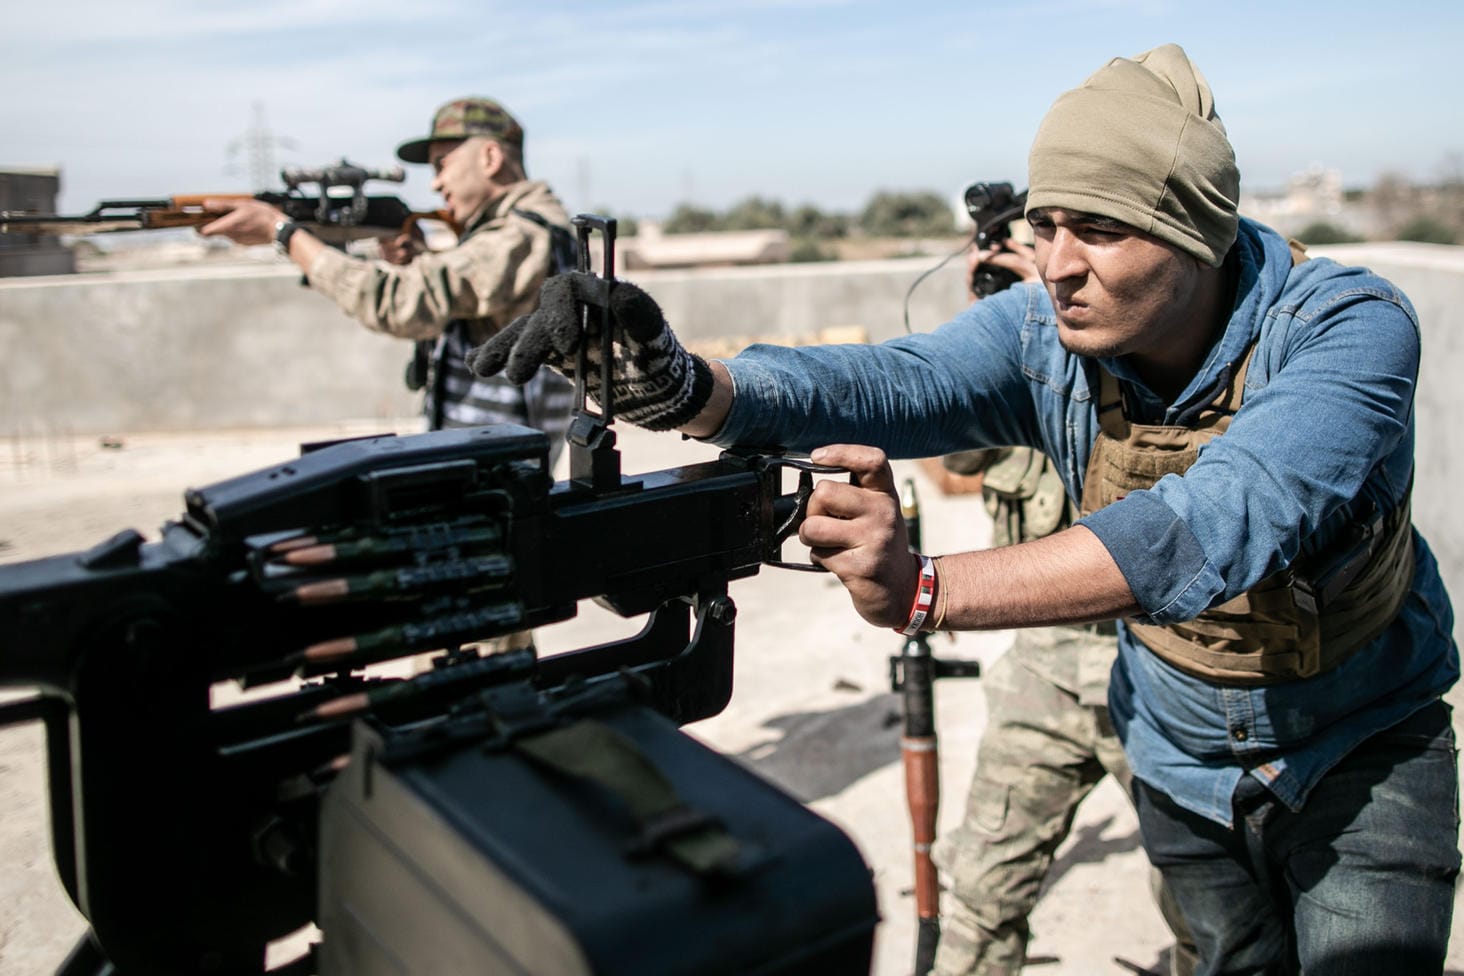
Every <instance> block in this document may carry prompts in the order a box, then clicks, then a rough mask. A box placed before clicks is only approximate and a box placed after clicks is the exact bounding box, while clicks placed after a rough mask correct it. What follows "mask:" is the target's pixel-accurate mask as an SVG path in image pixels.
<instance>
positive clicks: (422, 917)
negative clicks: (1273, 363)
mask: <svg viewBox="0 0 1464 976" xmlns="http://www.w3.org/2000/svg"><path fill="white" fill-rule="evenodd" d="M575 221H576V223H577V224H578V225H579V227H580V236H579V244H580V251H581V254H580V260H581V265H582V267H587V266H588V259H587V252H588V243H587V242H588V234H589V232H590V230H592V229H599V230H601V231H602V232H603V233H604V235H605V241H606V245H605V247H606V258H605V263H604V267H605V269H606V278H607V281H606V282H605V287H604V289H603V293H602V294H601V295H600V296H599V298H598V299H595V298H592V299H590V300H589V301H590V302H591V303H592V304H594V305H596V306H598V307H599V311H600V314H601V315H603V316H606V317H608V315H609V305H608V297H609V294H610V289H611V288H612V287H613V267H614V266H613V250H612V246H613V245H612V242H613V236H614V222H613V221H607V220H604V219H602V218H588V217H577V218H575ZM591 311H592V310H591V309H590V308H586V311H585V316H586V321H588V317H589V315H590V314H591ZM581 375H583V374H581ZM607 388H608V387H607ZM612 419H613V415H612V414H611V408H610V407H609V405H606V407H605V408H604V411H603V413H602V414H600V415H598V416H596V415H593V414H589V413H587V412H586V411H585V410H584V400H583V386H581V412H580V416H579V417H578V418H577V419H576V423H575V425H574V426H573V427H572V430H571V435H570V436H571V444H570V450H571V457H572V461H573V463H572V465H571V469H572V477H571V479H570V480H568V481H565V482H561V483H558V484H553V483H552V482H551V477H550V473H549V471H548V466H547V450H548V445H547V439H546V438H545V436H544V435H543V434H542V433H540V432H538V431H533V430H530V429H528V428H522V427H516V426H512V425H503V426H492V427H483V428H470V429H454V430H443V431H437V432H433V433H428V434H421V435H415V436H406V437H394V436H383V437H370V438H364V439H354V440H347V441H342V442H336V443H331V444H327V445H319V446H310V447H307V449H305V450H304V451H303V453H302V454H301V456H300V457H299V458H297V459H295V460H291V461H289V462H287V463H283V464H278V465H275V466H272V467H269V468H266V469H263V470H260V471H256V472H254V473H252V474H247V475H244V476H241V477H237V478H233V479H230V480H227V481H223V482H219V483H217V484H214V485H211V486H208V487H205V488H200V489H193V490H189V491H188V492H186V493H185V496H184V501H185V511H184V513H183V514H182V516H181V517H180V518H179V519H178V520H176V521H171V522H168V523H166V524H165V525H164V526H163V529H162V534H161V538H160V539H159V540H158V541H156V542H147V541H145V540H144V539H143V537H142V536H141V535H139V534H138V533H137V532H135V531H132V530H128V531H125V532H122V533H119V534H118V535H116V536H114V537H112V538H111V539H108V540H106V541H105V542H103V543H101V544H99V545H97V546H95V547H94V548H92V549H90V550H88V551H86V552H82V553H72V554H68V555H61V556H54V557H50V558H45V559H40V560H35V561H31V562H25V563H19V564H15V565H10V566H3V567H0V685H5V686H28V687H34V688H37V689H39V694H37V695H36V696H35V697H31V698H26V699H22V700H19V701H14V702H11V703H9V704H6V705H4V706H0V726H4V725H7V724H11V723H15V722H20V721H30V720H35V719H40V720H43V721H44V723H45V728H46V733H47V750H48V762H49V768H50V787H49V789H50V801H51V816H52V828H53V845H54V854H55V861H56V866H57V869H58V872H59V874H60V877H61V880H62V883H63V885H64V886H65V889H66V891H67V893H68V894H69V895H70V897H71V899H72V900H73V902H74V903H75V904H76V906H77V907H78V908H79V909H80V911H81V912H82V914H83V915H84V916H85V917H86V918H87V920H88V921H89V922H90V925H91V930H90V932H89V933H88V935H87V936H86V937H85V938H84V939H83V941H82V942H81V943H80V944H79V945H78V946H77V948H76V950H75V951H74V952H73V953H72V955H71V956H70V957H69V958H68V960H67V961H66V962H65V963H64V964H63V965H62V967H61V969H60V970H59V972H61V973H63V974H67V976H72V974H77V976H79V974H90V976H102V974H120V976H151V974H184V973H186V974H195V973H209V974H220V976H243V974H258V973H262V972H265V971H266V970H265V962H264V951H265V946H266V944H267V943H269V942H270V941H272V940H276V939H278V938H280V937H282V936H284V935H286V934H288V933H291V932H293V931H295V930H296V929H298V928H300V927H301V926H304V925H306V924H307V923H309V922H312V921H314V922H315V923H317V924H318V925H319V927H320V929H321V930H322V932H323V937H322V939H321V941H320V942H319V943H317V945H316V946H315V948H314V949H313V950H312V951H311V952H310V953H309V954H308V955H306V956H304V957H301V958H300V959H297V960H295V961H293V962H291V963H289V964H287V966H286V967H284V968H276V969H275V970H273V972H275V973H277V974H284V973H289V974H292V976H294V974H307V973H312V974H313V973H319V974H322V976H335V974H347V973H349V974H352V976H355V974H370V973H385V972H429V971H430V972H481V973H497V972H514V973H521V972H554V973H589V972H637V973H668V974H669V973H712V972H726V973H732V972H753V971H756V972H761V973H783V972H788V973H793V972H805V971H816V972H867V971H868V967H869V959H870V949H871V943H872V933H873V927H874V924H875V921H876V911H875V906H874V896H873V888H872V884H871V881H870V877H869V872H868V869H867V868H866V867H865V865H864V863H863V861H862V859H861V858H860V856H859V855H858V853H857V851H856V850H855V848H854V847H853V845H852V843H851V842H850V841H849V840H848V838H847V837H845V836H844V835H843V834H842V833H841V832H840V831H838V829H837V828H835V827H833V826H832V825H831V824H829V823H827V822H826V821H824V820H822V818H819V817H818V816H817V815H815V814H813V813H812V812H811V811H808V810H807V809H805V808H803V807H802V806H801V805H800V804H798V803H797V802H796V801H794V800H793V799H792V798H791V797H788V796H786V795H784V794H782V793H780V792H778V791H777V790H776V789H774V788H773V787H772V786H770V785H769V784H766V783H764V782H763V781H762V780H760V779H758V778H756V777H755V776H753V775H752V774H751V773H748V772H747V771H745V770H743V769H741V768H740V767H737V766H736V765H735V764H734V763H732V762H731V760H728V759H725V758H723V757H721V756H718V755H717V754H715V753H713V752H711V751H710V750H708V749H706V748H704V747H702V746H699V745H698V744H696V743H695V742H694V741H693V740H691V739H690V738H689V737H687V736H685V735H683V734H681V733H680V732H678V731H677V730H676V728H675V726H676V725H677V724H680V723H684V722H689V721H692V720H695V719H699V718H703V717H707V716H710V715H714V714H716V713H717V712H719V711H720V710H721V709H722V708H723V707H724V706H725V704H726V703H727V701H728V698H729V696H730V693H731V674H732V671H731V666H732V650H733V632H734V620H735V617H736V608H735V605H734V604H733V602H732V599H731V597H730V596H729V594H728V583H729V581H732V580H736V579H740V578H745V577H748V576H751V575H753V574H755V573H757V572H758V571H759V569H760V567H761V566H762V565H763V564H764V563H773V564H778V565H782V564H783V563H782V559H781V555H780V549H781V546H782V543H783V541H784V540H785V539H787V538H788V536H790V535H791V534H793V533H794V532H795V531H796V529H797V527H798V525H799V524H800V523H801V521H802V518H803V516H804V514H805V513H806V506H807V502H808V497H809V495H810V493H811V491H812V486H813V476H814V474H817V473H820V472H828V471H830V470H831V469H825V468H819V467H818V466H815V465H812V464H811V463H809V462H808V461H806V460H801V459H796V458H786V457H779V456H763V455H736V454H730V453H728V454H724V455H722V456H721V457H720V458H719V459H718V460H716V461H712V462H704V463H699V464H692V465H688V466H685V467H680V468H675V469H671V470H667V471H661V472H656V473H652V474H645V475H639V476H636V477H634V478H627V477H624V476H623V475H621V474H620V472H619V457H618V452H617V451H616V450H615V447H614V434H613V431H612V430H611V429H609V428H610V423H611V420H612ZM790 472H791V473H790ZM784 475H788V480H789V481H790V482H791V481H793V480H795V479H796V488H792V490H786V491H785V490H784V488H785V486H784V484H783V482H784ZM668 530H669V531H668ZM591 597H593V598H596V599H598V600H599V601H600V602H601V603H603V604H604V605H606V606H609V607H610V608H612V609H614V610H615V611H617V612H619V613H621V614H623V615H626V616H630V615H636V614H641V613H649V620H648V622H647V623H646V625H645V627H644V629H643V630H642V631H641V632H640V633H639V634H638V635H636V636H634V637H631V638H628V639H625V640H621V641H616V642H613V643H607V644H603V645H599V646H594V647H588V648H583V649H580V650H577V651H571V652H568V653H565V654H560V655H555V656H549V657H544V658H540V657H539V656H538V655H537V654H536V652H535V651H534V650H533V649H532V648H529V649H524V650H518V651H508V652H503V653H498V654H483V653H481V652H480V651H478V650H475V649H474V648H472V647H470V646H467V645H469V644H470V642H474V641H480V640H484V639H487V638H491V637H494V636H497V635H503V634H507V633H510V632H517V631H522V630H523V629H525V628H531V627H537V626H541V625H545V624H549V623H553V622H556V621H562V620H565V619H568V618H570V617H572V616H574V615H575V613H576V608H577V601H578V600H580V599H583V598H591ZM435 649H442V650H444V652H445V653H444V654H443V655H442V656H441V657H440V658H439V659H438V660H437V661H436V663H435V666H434V667H433V669H432V670H431V671H430V672H428V673H425V674H420V675H417V676H415V677H411V678H392V677H381V676H373V675H372V674H371V672H370V671H369V670H363V668H364V667H365V666H366V665H369V664H372V663H374V662H383V661H389V660H394V659H398V658H401V657H404V656H406V655H416V654H419V653H421V652H424V651H428V650H435ZM231 681H232V682H237V683H238V684H240V685H241V686H243V687H245V688H256V687H258V688H259V689H260V694H261V695H264V693H265V692H273V694H267V695H264V696H263V697H258V698H254V697H247V698H246V699H245V700H244V701H241V702H239V703H237V704H232V705H228V706H226V707H221V706H218V705H213V704H211V702H210V693H211V689H212V688H213V687H214V686H215V685H217V684H218V683H221V682H231Z"/></svg>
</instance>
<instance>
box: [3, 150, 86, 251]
mask: <svg viewBox="0 0 1464 976" xmlns="http://www.w3.org/2000/svg"><path fill="white" fill-rule="evenodd" d="M60 191H61V170H60V169H59V168H58V167H54V166H50V167H16V168H12V169H5V170H0V210H28V211H32V212H36V213H55V212H56V195H57V194H58V193H59V192H60ZM75 270H76V258H75V256H74V255H73V254H72V253H71V249H70V248H68V247H66V246H65V245H63V244H62V243H61V241H60V239H59V238H57V237H56V236H55V235H54V234H0V277H6V276H16V275H54V274H71V273H72V272H73V271H75Z"/></svg>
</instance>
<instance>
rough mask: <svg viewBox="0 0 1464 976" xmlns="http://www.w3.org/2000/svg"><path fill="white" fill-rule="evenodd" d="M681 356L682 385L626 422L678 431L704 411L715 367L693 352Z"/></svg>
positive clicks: (710, 394) (628, 417) (653, 428)
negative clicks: (654, 405)
mask: <svg viewBox="0 0 1464 976" xmlns="http://www.w3.org/2000/svg"><path fill="white" fill-rule="evenodd" d="M682 356H683V357H684V358H682V360H681V362H679V363H678V364H677V365H678V366H679V367H680V369H679V370H677V372H680V374H681V375H680V377H679V378H680V380H681V382H680V384H679V387H678V388H677V389H675V390H674V391H673V395H672V397H671V398H669V399H667V400H665V401H663V402H661V403H659V404H657V405H656V407H655V408H652V409H647V410H646V411H644V414H643V415H642V416H635V415H633V414H632V413H631V412H627V413H626V414H625V419H626V420H627V421H629V422H630V423H633V424H635V425H636V426H638V427H644V428H645V429H646V430H675V429H676V428H677V427H681V426H683V425H685V424H688V423H690V422H691V421H692V420H693V419H694V418H695V417H696V415H697V414H699V413H701V412H702V408H704V407H705V406H706V405H707V401H708V400H710V399H711V398H712V385H713V380H712V368H711V367H710V366H708V365H707V361H706V360H705V359H702V358H701V357H700V356H697V355H695V354H693V353H688V352H683V353H682Z"/></svg>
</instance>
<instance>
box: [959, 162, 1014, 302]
mask: <svg viewBox="0 0 1464 976" xmlns="http://www.w3.org/2000/svg"><path fill="white" fill-rule="evenodd" d="M962 198H963V199H964V200H965V202H966V213H967V214H968V215H969V216H970V217H971V222H972V223H973V224H975V225H976V249H977V250H980V251H984V250H986V249H988V248H990V247H992V246H994V245H997V244H1000V243H1002V242H1003V241H1005V240H1006V239H1007V238H1009V237H1011V236H1012V232H1011V227H1010V226H1009V225H1010V224H1011V222H1012V221H1014V220H1016V219H1017V218H1018V217H1020V216H1022V213H1023V211H1024V210H1025V209H1026V207H1027V191H1026V190H1023V191H1022V192H1021V193H1013V192H1012V185H1011V184H1010V183H972V184H971V185H970V186H968V187H966V190H965V192H964V193H963V194H962ZM1020 280H1021V279H1020V278H1018V277H1017V276H1016V275H1015V274H1013V273H1012V272H1011V271H1008V270H1007V269H1006V268H997V267H990V266H987V265H982V266H981V267H980V268H977V269H976V273H975V274H974V275H973V276H972V278H971V292H972V294H974V295H975V296H976V297H977V298H987V297H989V296H991V295H995V294H996V293H997V292H999V291H1002V290H1004V289H1007V288H1010V287H1011V286H1012V285H1014V284H1016V283H1017V282H1018V281H1020Z"/></svg>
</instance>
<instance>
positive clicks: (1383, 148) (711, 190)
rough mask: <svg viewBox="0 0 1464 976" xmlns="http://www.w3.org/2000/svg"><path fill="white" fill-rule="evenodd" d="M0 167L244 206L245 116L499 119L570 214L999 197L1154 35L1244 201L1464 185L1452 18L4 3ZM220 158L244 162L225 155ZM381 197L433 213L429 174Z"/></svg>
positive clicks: (334, 149) (341, 140)
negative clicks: (1272, 190) (1184, 67)
mask: <svg viewBox="0 0 1464 976" xmlns="http://www.w3.org/2000/svg"><path fill="white" fill-rule="evenodd" d="M6 6H7V9H6V13H5V18H4V20H5V23H6V27H7V29H6V31H5V33H6V35H7V38H8V40H9V43H8V44H7V45H6V48H7V55H6V58H5V59H4V60H3V61H0V91H3V92H4V96H3V98H0V133H3V135H0V168H3V167H5V166H7V165H42V164H60V165H61V166H62V167H63V191H62V201H61V202H62V205H63V206H64V207H65V208H67V209H73V210H75V209H85V208H88V207H90V206H91V205H92V204H93V203H95V202H96V201H97V200H98V199H101V198H103V197H129V196H142V195H152V194H167V193H172V192H179V193H181V192H197V191H204V190H230V189H248V188H249V186H248V180H247V178H246V176H245V170H244V169H243V168H242V166H241V167H240V168H239V169H238V171H236V172H233V173H230V172H228V170H227V167H228V165H229V163H230V159H229V157H228V155H227V153H226V148H227V146H228V145H229V144H230V143H231V142H232V141H233V140H235V139H237V138H238V137H239V136H240V135H242V134H243V133H244V131H245V130H246V129H248V128H249V127H250V125H251V123H252V121H253V111H254V109H253V106H254V104H255V103H256V102H258V103H262V104H263V106H264V110H265V113H266V118H267V120H268V123H269V126H270V128H271V129H272V130H273V131H275V132H276V133H278V134H279V135H281V136H286V137H289V138H290V139H292V140H293V141H294V143H295V145H296V147H297V148H296V149H294V150H293V151H290V152H281V153H279V154H278V157H277V161H278V163H279V164H280V165H316V164H321V163H325V162H329V161H331V160H333V159H335V158H337V157H339V156H341V155H346V156H349V157H350V158H351V159H353V160H355V161H357V162H360V163H362V164H364V165H368V166H386V165H390V164H392V163H394V162H395V157H394V152H393V151H394V149H395V147H396V145H397V144H398V143H399V142H401V141H402V140H404V139H406V138H409V137H414V136H418V135H421V134H423V133H425V131H426V128H427V123H428V120H429V118H430V116H431V113H432V110H433V109H434V108H435V107H436V106H437V105H438V104H440V103H441V102H443V101H446V100H447V99H449V98H453V97H455V96H458V95H462V94H469V93H475V94H485V95H491V96H493V97H496V98H498V99H500V100H501V101H503V102H504V103H505V104H506V105H507V106H508V107H509V109H510V110H511V111H513V112H514V113H515V114H516V115H517V116H518V117H519V119H520V120H521V121H522V122H523V124H524V127H525V129H526V130H527V133H528V147H527V149H528V162H529V168H530V174H531V175H532V176H534V177H536V178H540V179H546V180H548V181H550V183H551V184H553V185H554V187H555V188H556V189H557V190H558V191H559V193H560V195H561V196H562V197H564V198H565V200H566V202H567V204H568V205H569V206H570V207H571V209H574V210H586V209H590V208H592V207H600V206H608V207H609V208H610V209H613V210H614V211H615V212H617V213H621V214H635V215H640V216H648V215H649V216H655V215H664V214H665V213H667V212H669V211H670V210H671V209H672V207H673V206H674V205H675V204H676V203H678V202H680V201H683V200H688V199H689V200H691V201H694V202H696V203H698V204H700V205H703V206H710V207H715V208H721V207H725V206H727V205H728V204H730V203H732V202H734V201H736V200H738V199H741V198H744V197H746V196H749V195H752V194H760V195H763V196H768V197H773V198H775V199H779V200H781V201H783V202H784V203H785V204H789V205H796V204H799V203H804V202H811V203H814V204H817V205H819V206H821V207H824V208H826V209H835V210H853V209H857V208H858V207H859V206H861V205H862V204H863V203H864V202H865V201H866V200H867V199H868V198H869V196H870V195H871V194H872V193H873V192H875V191H876V190H878V189H930V190H935V191H937V192H941V193H944V194H948V195H949V196H951V197H954V196H955V194H956V193H957V192H958V191H959V190H960V188H961V187H963V186H964V185H965V184H966V183H968V182H970V181H971V180H974V179H990V180H1002V179H1005V180H1011V181H1013V182H1017V183H1023V182H1024V181H1025V169H1026V152H1027V146H1028V143H1029V142H1030V140H1031V137H1032V134H1033V132H1034V131H1035V129H1036V125H1037V122H1038V121H1039V119H1040V118H1041V116H1042V113H1043V112H1044V111H1045V110H1046V108H1047V106H1048V105H1050V104H1051V102H1052V100H1053V99H1054V98H1055V97H1056V96H1057V95H1059V94H1060V93H1061V92H1063V91H1064V90H1066V89H1068V88H1071V87H1073V86H1074V85H1077V84H1078V83H1080V82H1081V81H1082V80H1083V78H1085V77H1086V76H1087V75H1088V74H1089V73H1091V72H1092V71H1093V70H1095V69H1096V68H1098V67H1099V66H1100V65H1101V64H1102V63H1103V62H1104V61H1106V60H1107V59H1108V58H1109V57H1112V56H1115V55H1132V54H1136V53H1138V52H1140V51H1143V50H1146V49H1148V48H1150V47H1154V46H1156V45H1158V44H1161V43H1165V42H1169V41H1173V42H1176V43H1179V44H1181V45H1182V46H1183V47H1184V48H1185V49H1186V50H1187V51H1188V52H1189V54H1190V56H1191V57H1192V58H1193V59H1194V60H1195V62H1196V63H1197V64H1199V66H1200V68H1201V69H1202V70H1203V71H1204V73H1205V74H1206V75H1207V76H1208V77H1209V79H1210V82H1211V84H1212V86H1213V88H1214V90H1215V96H1216V104H1217V106H1218V108H1219V111H1220V114H1221V116H1222V118H1223V119H1224V121H1225V124H1226V126H1227V128H1228V129H1229V131H1230V134H1231V138H1232V140H1233V142H1234V144H1235V147H1236V152H1237V156H1238V158H1239V161H1240V167H1241V173H1242V178H1243V181H1244V183H1245V185H1246V186H1248V187H1251V188H1266V187H1274V186H1278V185H1281V184H1282V183H1284V182H1285V180H1286V178H1287V176H1288V175H1290V174H1291V173H1293V172H1295V171H1298V170H1301V169H1304V168H1305V167H1307V166H1308V165H1310V164H1313V163H1320V164H1322V165H1325V166H1328V167H1335V168H1338V169H1340V170H1341V171H1342V173H1343V177H1344V180H1345V182H1346V183H1347V184H1348V185H1365V184H1368V183H1371V182H1372V180H1373V179H1374V178H1375V177H1376V176H1377V175H1378V174H1379V173H1380V172H1385V171H1393V172H1400V173H1403V174H1405V175H1407V176H1409V177H1411V178H1414V179H1418V180H1431V179H1434V178H1437V177H1438V176H1439V175H1440V174H1441V173H1442V172H1443V171H1444V170H1445V168H1446V167H1447V166H1450V165H1452V166H1454V167H1455V168H1464V111H1461V109H1460V107H1459V105H1460V97H1461V93H1464V3H1461V2H1459V0H1432V2H1424V0H1393V2H1388V3H1383V2H1372V3H1362V2H1355V0H1331V2H1326V3H1321V2H1309V3H1295V2H1292V3H1288V2H1286V0H1266V2H1252V0H1227V2H1223V3H1221V2H1212V3H1208V4H1200V3H1195V2H1190V0H1183V2H1182V0H1030V2H1009V3H1002V4H996V3H986V2H977V0H967V2H964V3H957V2H929V3H922V2H918V0H908V2H904V3H885V2H876V0H706V2H689V0H688V2H669V0H639V2H636V0H631V2H600V3H580V2H570V0H534V2H524V3H505V2H495V0H350V2H347V0H254V2H249V3H243V2H234V0H212V2H206V0H129V2H126V3H119V2H116V0H57V2H53V3H49V4H39V3H22V2H21V0H10V2H9V3H8V4H7V5H6ZM235 162H236V163H242V160H241V159H236V161H235ZM408 169H409V173H410V176H409V179H408V182H407V183H406V184H405V186H404V187H402V189H401V192H402V195H403V196H405V197H406V198H407V199H408V200H409V201H410V202H412V203H413V204H415V205H417V206H421V207H427V206H433V205H435V196H434V194H432V192H431V190H430V187H429V183H430V179H429V177H428V175H427V171H426V169H425V168H422V167H409V168H408Z"/></svg>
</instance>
